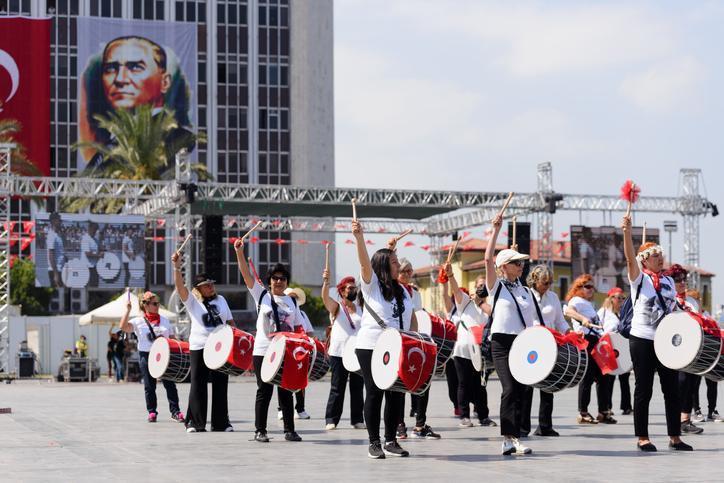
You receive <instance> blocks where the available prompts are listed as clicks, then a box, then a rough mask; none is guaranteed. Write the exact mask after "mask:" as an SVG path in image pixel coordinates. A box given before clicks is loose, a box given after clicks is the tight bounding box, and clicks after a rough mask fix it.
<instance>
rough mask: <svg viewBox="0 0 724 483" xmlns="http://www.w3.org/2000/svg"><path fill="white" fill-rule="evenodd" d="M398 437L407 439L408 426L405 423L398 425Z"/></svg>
mask: <svg viewBox="0 0 724 483" xmlns="http://www.w3.org/2000/svg"><path fill="white" fill-rule="evenodd" d="M397 439H407V426H405V424H404V423H400V424H398V425H397Z"/></svg>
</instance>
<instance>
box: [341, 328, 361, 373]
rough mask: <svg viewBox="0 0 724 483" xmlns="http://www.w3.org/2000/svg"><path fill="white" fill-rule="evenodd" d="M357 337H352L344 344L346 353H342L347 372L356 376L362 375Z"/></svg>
mask: <svg viewBox="0 0 724 483" xmlns="http://www.w3.org/2000/svg"><path fill="white" fill-rule="evenodd" d="M356 348H357V336H356V335H350V336H349V337H348V338H347V342H345V343H344V352H343V353H342V365H343V366H344V368H345V369H346V370H347V372H352V373H354V374H362V368H361V367H360V366H359V360H358V359H357V353H356V352H355V349H356Z"/></svg>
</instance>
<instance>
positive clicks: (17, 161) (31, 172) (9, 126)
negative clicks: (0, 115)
mask: <svg viewBox="0 0 724 483" xmlns="http://www.w3.org/2000/svg"><path fill="white" fill-rule="evenodd" d="M22 130H23V125H22V124H21V123H20V121H17V120H15V119H0V144H3V143H13V144H15V149H13V153H12V161H11V163H10V170H11V171H12V172H13V173H15V174H18V175H20V176H42V175H43V173H41V172H40V169H38V167H37V165H35V163H33V162H32V160H30V159H29V158H28V153H27V151H26V149H25V146H23V144H22V143H21V142H20V141H18V139H17V135H18V134H20V131H22Z"/></svg>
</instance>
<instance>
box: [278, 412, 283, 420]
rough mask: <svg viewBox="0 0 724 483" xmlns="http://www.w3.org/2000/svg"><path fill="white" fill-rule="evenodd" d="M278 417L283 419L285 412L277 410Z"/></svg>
mask: <svg viewBox="0 0 724 483" xmlns="http://www.w3.org/2000/svg"><path fill="white" fill-rule="evenodd" d="M277 419H278V420H279V421H281V420H282V419H284V413H283V412H281V411H277Z"/></svg>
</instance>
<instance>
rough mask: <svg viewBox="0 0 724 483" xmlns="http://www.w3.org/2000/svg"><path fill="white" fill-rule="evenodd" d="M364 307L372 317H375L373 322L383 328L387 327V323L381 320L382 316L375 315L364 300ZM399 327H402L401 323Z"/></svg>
mask: <svg viewBox="0 0 724 483" xmlns="http://www.w3.org/2000/svg"><path fill="white" fill-rule="evenodd" d="M364 307H365V310H367V311H368V312H369V313H370V315H371V316H372V318H373V319H375V322H377V323H378V324H379V326H380V327H382V328H383V329H386V328H387V324H385V322H384V321H383V320H382V318H381V317H380V316H379V315H377V312H375V311H374V310H372V307H370V306H369V304H368V303H367V301H366V300H365V301H364ZM400 328H401V329H402V325H400Z"/></svg>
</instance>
